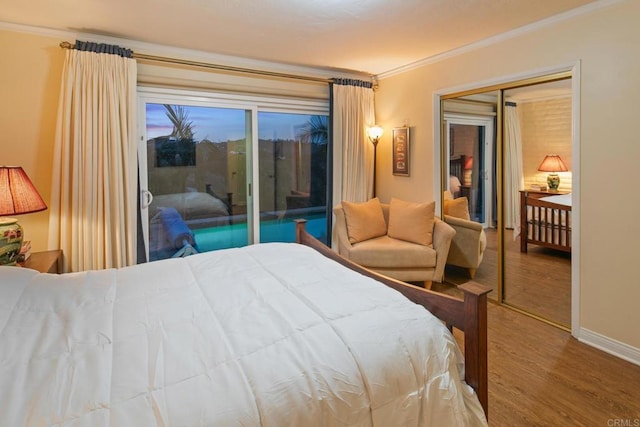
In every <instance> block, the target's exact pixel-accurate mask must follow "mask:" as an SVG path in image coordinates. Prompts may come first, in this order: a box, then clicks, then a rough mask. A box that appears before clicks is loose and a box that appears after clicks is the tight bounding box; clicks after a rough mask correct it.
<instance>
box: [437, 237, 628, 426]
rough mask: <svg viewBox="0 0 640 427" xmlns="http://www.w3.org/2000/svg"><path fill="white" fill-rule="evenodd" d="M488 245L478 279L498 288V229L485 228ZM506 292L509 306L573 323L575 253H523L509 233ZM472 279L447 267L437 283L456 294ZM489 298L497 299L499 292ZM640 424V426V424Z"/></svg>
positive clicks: (541, 250) (533, 250)
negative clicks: (573, 268) (572, 265)
mask: <svg viewBox="0 0 640 427" xmlns="http://www.w3.org/2000/svg"><path fill="white" fill-rule="evenodd" d="M485 231H486V234H487V248H486V250H485V252H484V257H483V260H482V264H481V265H480V267H479V268H478V271H477V272H476V276H475V279H474V280H475V281H476V282H478V283H480V284H483V285H485V286H488V287H490V288H492V289H494V290H495V289H497V283H498V268H497V265H498V262H497V260H498V251H497V248H498V244H497V232H496V230H495V229H493V230H492V229H487V230H485ZM504 270H505V291H504V292H505V294H504V301H505V302H506V303H508V304H509V305H512V306H514V307H517V308H520V309H523V310H525V311H527V312H532V313H535V314H536V315H538V316H540V317H543V318H545V319H548V320H550V321H552V322H554V323H556V324H559V325H562V326H565V327H570V325H571V254H568V253H565V252H561V251H556V250H552V249H547V248H543V247H540V246H536V245H529V249H528V252H527V253H522V252H520V241H519V240H513V238H512V230H507V231H506V233H505V269H504ZM468 280H470V278H469V273H468V271H467V270H465V269H462V268H458V267H452V266H447V268H446V270H445V284H444V285H443V284H438V283H434V287H435V288H436V290H440V291H442V292H446V293H453V294H456V290H455V287H456V285H459V284H462V283H464V282H466V281H468ZM489 298H492V299H494V300H497V298H498V296H497V291H494V292H491V293H490V294H489ZM639 427H640V426H639Z"/></svg>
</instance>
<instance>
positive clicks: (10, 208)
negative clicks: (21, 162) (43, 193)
mask: <svg viewBox="0 0 640 427" xmlns="http://www.w3.org/2000/svg"><path fill="white" fill-rule="evenodd" d="M45 209H47V205H46V204H45V203H44V201H43V200H42V197H40V194H38V190H36V187H35V186H34V185H33V183H31V180H30V179H29V177H28V176H27V174H26V173H25V172H24V170H22V168H21V167H18V166H0V265H15V264H16V261H17V259H18V255H19V254H20V249H21V248H22V239H23V234H24V233H23V230H22V226H20V224H18V220H17V219H15V218H9V217H5V216H3V215H21V214H26V213H32V212H40V211H43V210H45Z"/></svg>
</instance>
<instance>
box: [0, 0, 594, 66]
mask: <svg viewBox="0 0 640 427" xmlns="http://www.w3.org/2000/svg"><path fill="white" fill-rule="evenodd" d="M600 1H602V0H600ZM596 2H597V1H596V0H562V1H558V0H536V1H531V0H180V1H175V0H154V1H149V0H110V1H105V0H58V1H51V0H27V1H15V0H11V1H10V0H0V21H3V22H7V23H14V24H24V25H31V26H37V27H44V28H49V29H56V30H64V31H72V32H80V33H90V34H96V35H101V36H110V37H116V38H122V39H127V40H135V41H140V42H147V43H153V44H159V45H163V46H172V47H178V48H186V49H191V50H196V51H203V52H210V53H215V54H222V55H232V56H238V57H243V58H250V59H256V60H266V61H273V62H279V63H288V64H296V65H303V66H311V67H320V68H327V69H342V70H353V71H360V72H366V73H369V74H381V73H384V72H388V71H391V70H394V69H397V68H399V67H403V66H406V65H408V64H411V63H413V62H416V61H420V60H423V59H426V58H429V57H433V56H435V55H438V54H442V53H444V52H448V51H451V50H453V49H456V48H460V47H462V46H465V45H468V44H471V43H474V42H477V41H480V40H483V39H486V38H489V37H492V36H496V35H498V34H501V33H504V32H507V31H510V30H514V29H516V28H519V27H522V26H524V25H527V24H531V23H534V22H536V21H539V20H542V19H545V18H549V17H551V16H554V15H557V14H560V13H564V12H567V11H569V10H571V9H575V8H578V7H581V6H584V5H586V4H588V3H596ZM125 47H126V46H125Z"/></svg>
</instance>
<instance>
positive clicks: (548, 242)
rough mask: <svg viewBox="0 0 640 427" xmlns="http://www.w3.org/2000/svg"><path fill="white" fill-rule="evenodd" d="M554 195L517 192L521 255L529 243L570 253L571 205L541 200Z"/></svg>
mask: <svg viewBox="0 0 640 427" xmlns="http://www.w3.org/2000/svg"><path fill="white" fill-rule="evenodd" d="M553 194H554V193H548V192H540V191H528V190H524V191H520V252H524V253H526V252H527V245H528V244H534V245H538V246H544V247H547V248H551V249H556V250H559V251H564V252H571V206H565V205H559V204H557V203H552V202H547V201H544V200H540V198H541V197H546V196H550V195H553ZM557 194H563V193H557ZM563 217H564V221H563V220H562V218H563Z"/></svg>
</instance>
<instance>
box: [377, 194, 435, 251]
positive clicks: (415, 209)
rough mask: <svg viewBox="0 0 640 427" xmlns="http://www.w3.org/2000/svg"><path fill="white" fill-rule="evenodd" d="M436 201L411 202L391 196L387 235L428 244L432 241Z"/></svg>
mask: <svg viewBox="0 0 640 427" xmlns="http://www.w3.org/2000/svg"><path fill="white" fill-rule="evenodd" d="M435 208H436V202H431V203H411V202H405V201H404V200H399V199H395V198H392V199H391V203H390V204H389V229H388V230H387V235H388V236H389V237H392V238H394V239H400V240H405V241H407V242H412V243H418V244H419V245H425V246H429V245H431V244H432V243H433V223H434V220H435Z"/></svg>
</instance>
